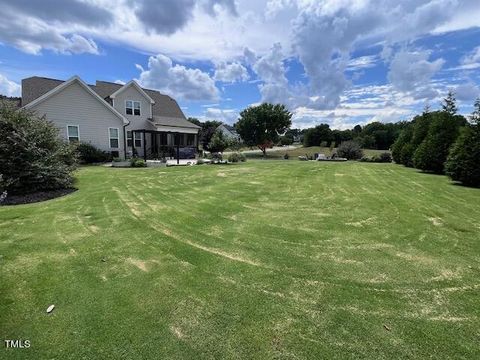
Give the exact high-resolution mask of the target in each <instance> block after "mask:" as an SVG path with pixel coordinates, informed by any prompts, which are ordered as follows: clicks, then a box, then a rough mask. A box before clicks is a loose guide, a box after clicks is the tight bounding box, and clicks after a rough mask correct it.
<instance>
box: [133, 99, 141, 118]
mask: <svg viewBox="0 0 480 360" xmlns="http://www.w3.org/2000/svg"><path fill="white" fill-rule="evenodd" d="M133 115H138V116H140V101H134V102H133Z"/></svg>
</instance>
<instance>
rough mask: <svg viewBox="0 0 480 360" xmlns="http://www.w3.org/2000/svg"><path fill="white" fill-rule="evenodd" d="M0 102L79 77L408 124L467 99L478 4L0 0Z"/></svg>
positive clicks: (204, 111)
mask: <svg viewBox="0 0 480 360" xmlns="http://www.w3.org/2000/svg"><path fill="white" fill-rule="evenodd" d="M0 7H1V8H2V15H3V16H2V21H1V22H0V93H1V94H5V95H19V93H20V86H19V84H20V81H21V79H22V78H25V77H29V76H33V75H38V76H45V77H53V78H59V79H68V78H69V77H71V76H72V75H75V74H77V75H79V76H80V77H82V78H83V79H84V80H85V81H87V82H90V83H94V82H95V80H96V79H99V80H106V81H112V82H113V81H118V82H126V81H128V80H130V79H132V78H133V79H137V81H139V82H140V83H141V85H143V86H144V87H148V88H154V89H158V90H160V91H162V92H164V93H167V94H169V95H171V96H173V97H175V98H176V99H177V100H178V101H179V103H180V105H181V106H182V108H183V109H184V111H185V113H186V115H187V116H194V117H198V118H201V119H218V120H223V121H225V122H227V123H233V122H235V120H236V118H237V116H238V113H239V112H240V111H241V110H242V109H243V108H245V107H247V106H249V105H252V104H257V103H260V102H262V101H268V102H274V103H277V102H281V103H284V104H286V105H287V106H288V107H289V109H290V110H291V111H292V112H293V113H294V126H296V127H302V128H304V127H309V126H312V125H315V124H319V123H322V122H324V123H328V124H330V125H331V127H333V128H348V127H351V126H353V125H355V124H357V123H360V124H364V123H368V122H371V121H384V122H389V121H397V120H403V119H408V118H409V117H410V116H411V114H412V113H414V112H416V111H420V110H421V109H422V108H423V107H424V106H425V103H426V102H428V103H429V104H430V106H431V107H432V108H437V107H438V106H439V103H440V100H441V98H442V97H443V96H444V95H445V94H446V92H447V91H448V90H449V89H451V90H454V91H455V92H456V94H457V98H458V100H459V102H460V109H461V112H463V113H467V112H469V111H470V110H471V103H472V102H473V100H474V98H475V97H477V96H478V95H479V93H480V90H479V85H480V2H479V1H478V0H297V1H295V0H123V1H122V0H121V1H112V0H43V1H29V0H15V1H11V0H0Z"/></svg>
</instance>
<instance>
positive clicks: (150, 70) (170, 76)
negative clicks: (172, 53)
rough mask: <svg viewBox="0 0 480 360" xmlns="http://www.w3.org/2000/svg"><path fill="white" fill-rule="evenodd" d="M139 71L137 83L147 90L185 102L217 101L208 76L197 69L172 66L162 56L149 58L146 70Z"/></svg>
mask: <svg viewBox="0 0 480 360" xmlns="http://www.w3.org/2000/svg"><path fill="white" fill-rule="evenodd" d="M137 68H138V69H139V70H140V76H139V79H138V81H139V82H140V84H141V85H142V86H144V87H147V88H152V89H157V90H159V91H161V92H163V93H165V94H168V95H171V96H173V97H175V98H179V99H187V100H217V99H218V98H219V91H218V89H217V88H216V87H215V81H214V80H213V79H212V78H211V77H210V75H209V74H207V73H206V72H203V71H201V70H199V69H192V68H187V67H185V66H183V65H178V64H175V65H174V64H173V62H172V60H171V59H170V58H169V57H167V56H165V55H162V54H158V55H156V56H150V58H149V59H148V67H147V69H143V67H142V66H140V65H137Z"/></svg>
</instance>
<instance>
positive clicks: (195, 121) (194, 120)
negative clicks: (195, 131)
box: [187, 117, 203, 127]
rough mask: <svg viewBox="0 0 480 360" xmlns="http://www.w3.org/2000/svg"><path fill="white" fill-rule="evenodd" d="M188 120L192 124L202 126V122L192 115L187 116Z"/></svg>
mask: <svg viewBox="0 0 480 360" xmlns="http://www.w3.org/2000/svg"><path fill="white" fill-rule="evenodd" d="M187 120H188V121H190V122H191V123H192V124H195V125H198V126H200V127H202V125H203V123H202V122H201V121H200V120H198V119H197V118H194V117H189V118H187Z"/></svg>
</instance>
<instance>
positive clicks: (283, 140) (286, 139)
mask: <svg viewBox="0 0 480 360" xmlns="http://www.w3.org/2000/svg"><path fill="white" fill-rule="evenodd" d="M292 144H293V136H292V135H285V136H282V137H280V145H292Z"/></svg>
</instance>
